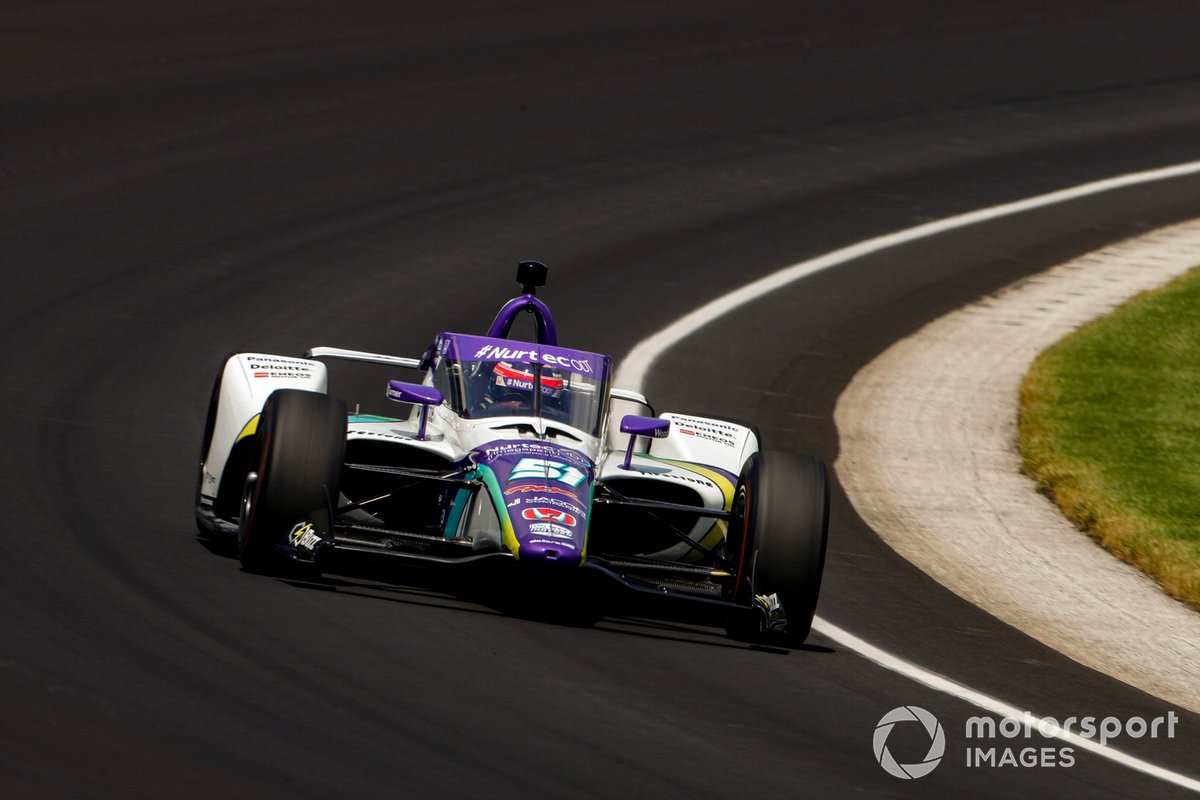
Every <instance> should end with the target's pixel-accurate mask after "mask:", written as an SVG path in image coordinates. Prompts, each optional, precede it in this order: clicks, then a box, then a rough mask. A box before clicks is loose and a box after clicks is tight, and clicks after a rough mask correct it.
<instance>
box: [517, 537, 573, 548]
mask: <svg viewBox="0 0 1200 800" xmlns="http://www.w3.org/2000/svg"><path fill="white" fill-rule="evenodd" d="M526 544H552V545H554V546H555V547H565V548H567V549H568V550H574V549H575V545H573V544H571V543H570V542H564V541H561V540H559V539H530V540H529V541H528V542H526Z"/></svg>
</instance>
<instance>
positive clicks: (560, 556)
mask: <svg viewBox="0 0 1200 800" xmlns="http://www.w3.org/2000/svg"><path fill="white" fill-rule="evenodd" d="M520 559H521V561H522V562H525V563H531V562H544V563H547V564H556V565H559V566H564V567H576V566H579V562H580V553H579V552H578V551H577V550H576V549H575V545H574V544H573V543H572V542H566V541H561V542H556V541H542V540H539V539H536V538H533V539H528V540H526V541H524V542H522V543H521V556H520Z"/></svg>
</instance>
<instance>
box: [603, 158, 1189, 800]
mask: <svg viewBox="0 0 1200 800" xmlns="http://www.w3.org/2000/svg"><path fill="white" fill-rule="evenodd" d="M1197 173H1200V161H1191V162H1188V163H1186V164H1176V165H1174V166H1170V167H1163V168H1161V169H1153V170H1147V171H1145V172H1133V173H1129V174H1127V175H1119V176H1117V177H1114V178H1106V179H1104V180H1100V181H1093V182H1092V183H1085V184H1082V185H1080V186H1073V187H1071V188H1068V189H1062V190H1059V191H1057V192H1050V193H1048V194H1041V195H1037V196H1036V197H1030V198H1026V199H1024V200H1017V201H1015V202H1012V203H1003V204H1001V205H997V206H991V207H989V208H983V209H979V210H978V211H971V212H969V213H966V214H959V215H957V216H953V217H947V218H945V219H940V220H935V221H933V222H927V223H925V224H923V225H917V226H914V227H912V228H905V229H904V230H901V231H896V232H894V233H889V234H886V235H884V236H877V237H875V238H873V239H867V240H865V241H862V242H858V243H856V244H852V245H849V246H847V247H843V248H841V249H838V250H834V251H833V252H831V253H826V254H825V255H822V256H818V257H816V258H812V259H809V260H807V261H801V262H800V263H799V264H793V265H792V266H790V267H785V268H783V269H781V270H779V271H777V272H773V273H771V274H770V275H767V276H765V277H762V278H759V279H758V280H756V281H754V282H753V283H749V284H746V285H745V286H743V287H741V288H740V289H735V290H734V291H732V292H729V293H728V294H724V295H721V296H720V297H718V298H716V299H715V300H711V301H709V302H708V303H705V304H704V305H703V306H700V307H699V308H697V309H696V310H694V311H692V312H690V313H688V314H686V315H684V316H683V317H680V318H679V319H677V320H676V321H675V322H673V323H671V324H670V325H668V326H667V327H665V328H663V329H662V330H660V331H658V332H657V333H655V334H653V335H651V336H649V337H647V338H646V339H643V340H642V341H640V342H638V343H637V344H636V345H635V346H634V348H633V349H632V350H631V351H630V352H629V355H627V356H626V357H625V358H624V359H623V360H622V362H621V366H620V368H619V369H618V370H617V374H616V377H615V379H614V384H615V385H617V386H620V387H622V388H627V389H632V390H634V391H642V389H643V386H642V384H643V382H644V381H645V378H646V374H647V372H648V371H649V369H650V366H651V365H652V364H653V363H654V362H655V361H656V360H657V359H658V358H659V356H661V355H662V354H663V353H664V352H666V351H667V350H668V349H670V348H671V347H673V346H674V345H676V344H678V343H679V342H681V341H683V340H684V339H686V338H687V337H689V336H691V335H692V334H694V333H696V332H697V331H699V330H700V329H701V328H703V327H705V326H706V325H708V324H709V323H711V322H714V321H715V320H717V319H718V318H720V317H722V316H724V315H725V314H728V313H729V312H731V311H734V310H735V309H738V308H740V307H742V306H744V305H746V304H748V303H751V302H753V301H755V300H757V299H759V298H761V297H764V296H765V295H767V294H770V293H771V292H773V291H775V290H776V289H780V288H783V287H784V286H787V285H788V284H791V283H794V282H796V281H798V280H800V279H801V278H806V277H808V276H810V275H814V274H816V273H818V272H821V271H822V270H826V269H829V268H830V267H836V266H839V265H841V264H845V263H846V262H848V261H853V260H855V259H858V258H862V257H863V256H867V255H871V254H872V253H878V252H880V251H882V250H886V249H888V248H891V247H896V246H898V245H902V244H907V243H909V242H915V241H917V240H919V239H924V238H927V237H930V236H936V235H938V234H940V233H945V232H947V231H952V230H957V229H959V228H965V227H967V226H969V225H976V224H978V223H981V222H988V221H991V220H996V219H1000V218H1002V217H1007V216H1011V215H1013V214H1019V213H1021V212H1023V211H1031V210H1033V209H1037V208H1045V207H1047V206H1052V205H1056V204H1058V203H1065V202H1068V201H1070V200H1078V199H1080V198H1083V197H1089V196H1091V195H1097V194H1103V193H1104V192H1110V191H1113V190H1115V189H1123V188H1126V187H1129V186H1137V185H1140V184H1147V183H1153V182H1155V181H1162V180H1169V179H1171V178H1179V177H1183V176H1186V175H1195V174H1197ZM813 630H815V631H817V632H818V633H820V634H821V635H823V636H827V637H828V638H830V639H832V640H833V641H835V642H837V643H838V644H840V645H842V646H843V647H845V648H847V649H849V650H852V651H854V652H855V653H858V654H859V655H860V656H862V657H864V658H866V659H868V660H870V661H872V662H874V663H876V664H878V665H879V666H881V667H883V668H885V669H888V670H891V671H893V672H896V673H899V674H901V675H904V676H905V677H907V678H910V679H912V680H914V681H916V682H917V683H920V684H923V685H925V686H928V687H930V688H932V689H936V690H937V691H940V692H943V693H945V694H948V695H951V696H952V697H957V698H958V699H960V700H963V701H965V702H967V703H970V704H972V705H974V706H977V707H978V708H982V709H984V710H985V711H988V712H990V713H993V714H998V715H1000V716H1015V717H1017V718H1023V715H1024V711H1022V710H1020V709H1018V708H1017V707H1016V706H1013V705H1011V704H1009V703H1005V702H1003V701H1001V700H997V699H996V698H994V697H990V696H988V695H986V694H983V693H982V692H977V691H975V690H974V689H971V688H969V687H966V686H963V685H962V684H959V683H955V682H954V681H951V680H949V679H948V678H945V677H943V676H941V675H938V674H936V673H934V672H930V671H929V670H927V669H925V668H924V667H920V666H918V665H916V664H913V663H911V662H908V661H905V660H904V659H902V658H899V657H897V656H894V655H892V654H891V653H888V652H887V651H884V650H880V649H879V648H877V647H875V646H874V645H872V644H870V643H869V642H866V641H864V640H863V639H860V638H858V637H857V636H855V635H854V634H852V633H850V632H849V631H846V630H843V629H842V628H839V627H838V626H836V625H834V624H832V623H830V622H828V621H826V620H825V619H823V618H821V617H817V618H816V619H815V620H813ZM1039 721H1040V720H1039ZM1058 738H1060V739H1063V740H1065V741H1069V742H1070V743H1071V744H1072V745H1073V746H1076V747H1079V748H1080V749H1083V750H1087V751H1089V752H1091V753H1094V754H1096V755H1098V756H1101V757H1102V758H1107V759H1109V760H1110V761H1114V762H1116V763H1118V764H1121V765H1123V766H1126V767H1129V768H1130V769H1135V770H1138V771H1139V772H1142V773H1144V774H1146V775H1150V776H1152V777H1155V778H1158V779H1160V780H1163V781H1167V782H1169V783H1172V784H1175V785H1176V786H1181V787H1183V788H1185V789H1190V790H1192V791H1195V792H1200V781H1198V780H1196V779H1195V778H1191V777H1189V776H1187V775H1183V774H1181V773H1178V772H1172V771H1171V770H1168V769H1164V768H1162V767H1159V766H1156V765H1154V764H1151V763H1149V762H1147V761H1143V760H1142V759H1139V758H1135V757H1133V756H1131V755H1128V754H1127V753H1123V752H1121V751H1119V750H1116V749H1114V748H1112V747H1109V746H1108V745H1106V744H1103V745H1102V744H1100V743H1099V742H1097V741H1094V740H1092V739H1084V738H1083V737H1080V736H1077V735H1075V734H1071V733H1061V734H1060V735H1059V737H1058Z"/></svg>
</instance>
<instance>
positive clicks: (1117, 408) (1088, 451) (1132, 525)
mask: <svg viewBox="0 0 1200 800" xmlns="http://www.w3.org/2000/svg"><path fill="white" fill-rule="evenodd" d="M1019 436H1020V450H1021V457H1022V460H1023V462H1024V465H1025V471H1026V473H1027V474H1029V475H1030V476H1032V477H1033V478H1034V479H1035V480H1036V481H1038V483H1040V484H1041V485H1042V487H1043V488H1044V489H1045V490H1046V491H1047V492H1048V493H1049V494H1050V496H1051V497H1053V498H1054V500H1055V501H1056V502H1057V503H1058V505H1059V507H1060V508H1062V510H1063V513H1064V514H1066V516H1067V518H1068V519H1070V520H1072V521H1073V522H1074V523H1075V524H1076V525H1078V526H1079V527H1081V528H1083V529H1084V530H1086V531H1088V532H1089V533H1090V534H1091V535H1092V536H1094V537H1095V538H1096V539H1097V540H1098V541H1099V542H1100V543H1101V544H1102V545H1103V546H1104V547H1106V548H1108V549H1109V550H1111V551H1112V552H1113V553H1115V554H1116V555H1117V556H1119V557H1120V558H1122V559H1124V560H1126V561H1128V562H1130V563H1132V564H1135V565H1136V566H1138V567H1139V568H1140V569H1141V570H1142V571H1144V572H1146V573H1147V574H1149V575H1150V576H1152V577H1153V578H1155V579H1156V580H1157V581H1158V582H1159V583H1160V584H1161V585H1162V587H1163V588H1164V589H1165V590H1166V591H1167V592H1168V593H1169V594H1170V595H1171V596H1173V597H1176V598H1178V599H1180V600H1183V601H1185V602H1188V603H1190V604H1191V605H1192V606H1194V607H1196V608H1197V609H1200V268H1197V269H1194V270H1192V271H1191V272H1189V273H1187V274H1186V275H1184V276H1182V277H1180V278H1178V279H1176V280H1174V281H1172V282H1171V283H1169V284H1167V285H1166V286H1164V287H1162V288H1160V289H1156V290H1154V291H1151V292H1144V293H1142V294H1140V295H1138V296H1136V297H1134V298H1133V299H1131V300H1130V301H1129V302H1127V303H1125V304H1124V305H1122V306H1120V307H1119V308H1117V309H1116V310H1115V311H1113V312H1111V313H1109V314H1107V315H1105V316H1103V317H1101V318H1099V319H1097V320H1094V321H1093V322H1091V323H1089V324H1088V325H1085V326H1084V327H1082V328H1080V329H1079V330H1077V331H1075V332H1073V333H1071V334H1070V335H1068V336H1067V337H1066V338H1064V339H1062V340H1061V341H1060V342H1058V343H1057V344H1055V345H1054V346H1052V347H1050V348H1049V349H1048V350H1046V351H1045V352H1044V353H1042V354H1041V355H1040V356H1038V358H1037V359H1036V360H1035V361H1034V363H1033V365H1032V366H1031V367H1030V369H1029V372H1028V373H1027V374H1026V375H1025V380H1024V382H1023V384H1022V386H1021V416H1020V433H1019Z"/></svg>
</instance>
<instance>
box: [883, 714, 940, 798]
mask: <svg viewBox="0 0 1200 800" xmlns="http://www.w3.org/2000/svg"><path fill="white" fill-rule="evenodd" d="M897 722H919V723H921V725H923V726H924V727H925V732H926V733H928V734H929V752H928V753H926V754H925V758H924V760H922V761H918V762H917V763H916V764H898V763H896V759H894V758H892V754H891V753H890V752H889V751H888V749H887V740H888V736H889V735H890V734H891V732H892V728H894V727H896V723H897ZM872 743H873V744H874V746H875V760H876V761H878V762H879V766H881V767H883V768H884V769H885V770H887V773H888V774H889V775H894V776H896V777H897V778H904V779H905V780H911V779H912V778H923V777H925V776H926V775H928V774H929V773H931V772H933V768H934V767H936V766H937V765H938V764H939V763H941V760H942V756H943V755H944V754H945V752H946V734H945V733H943V732H942V725H941V723H940V722H938V721H937V717H935V716H934V715H933V714H930V713H929V712H928V711H926V710H925V709H923V708H921V707H919V706H900V708H893V709H892V710H891V711H889V712H888V713H886V714H884V715H883V719H881V720H879V724H878V725H876V726H875V738H874V740H873V742H872Z"/></svg>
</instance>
